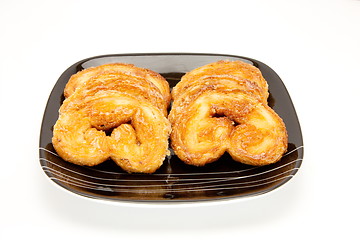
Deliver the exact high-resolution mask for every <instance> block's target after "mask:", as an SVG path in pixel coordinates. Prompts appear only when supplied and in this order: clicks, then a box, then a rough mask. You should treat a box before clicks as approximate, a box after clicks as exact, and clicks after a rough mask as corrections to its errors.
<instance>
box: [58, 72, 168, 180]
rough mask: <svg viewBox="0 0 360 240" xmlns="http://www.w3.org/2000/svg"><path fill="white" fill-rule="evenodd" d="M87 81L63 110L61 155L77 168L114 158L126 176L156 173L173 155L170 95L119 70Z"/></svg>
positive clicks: (60, 125) (64, 105) (61, 113)
mask: <svg viewBox="0 0 360 240" xmlns="http://www.w3.org/2000/svg"><path fill="white" fill-rule="evenodd" d="M116 66H117V65H116ZM100 68H102V67H100ZM131 69H133V67H131ZM141 71H142V70H141ZM149 71H150V70H147V72H149ZM87 77H89V78H88V79H87V78H86V79H85V78H83V79H82V82H81V83H79V84H77V86H76V89H75V91H73V92H72V93H71V95H69V96H68V98H66V99H65V100H64V102H63V104H62V106H61V108H60V110H59V113H60V115H59V118H58V120H57V122H56V124H55V125H54V130H53V138H52V142H53V146H54V148H55V150H56V151H57V153H58V154H59V155H60V156H61V157H62V158H63V159H64V160H66V161H69V162H72V163H74V164H78V165H87V166H94V165H97V164H100V163H102V162H104V161H105V160H107V159H109V158H111V159H112V160H113V161H115V162H116V164H117V165H119V166H120V167H121V168H123V169H124V170H125V171H128V172H142V173H153V172H154V171H156V170H157V169H158V168H159V167H160V166H161V165H162V163H163V161H164V159H165V157H166V155H168V154H169V151H168V138H169V134H170V131H171V127H170V123H169V121H168V119H167V118H166V109H167V100H166V94H165V96H164V95H162V93H161V91H160V89H158V88H157V87H156V86H155V84H153V82H151V81H149V80H148V79H145V78H143V77H142V76H141V75H140V76H136V75H135V73H132V75H129V74H128V72H121V71H119V69H118V68H116V69H115V71H112V70H111V69H107V70H106V71H104V72H99V73H98V74H97V75H93V74H90V75H88V76H87ZM160 79H161V78H159V80H160ZM162 81H165V82H166V80H165V79H162ZM166 83H167V82H166ZM165 85H166V84H165ZM69 86H71V85H69Z"/></svg>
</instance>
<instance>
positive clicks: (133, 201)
mask: <svg viewBox="0 0 360 240" xmlns="http://www.w3.org/2000/svg"><path fill="white" fill-rule="evenodd" d="M171 55H174V56H218V57H232V58H239V59H246V60H248V61H251V62H252V63H254V65H255V64H257V63H260V64H263V65H264V66H265V67H267V68H269V69H270V70H272V71H273V73H274V74H276V75H277V73H276V72H275V71H274V70H273V69H272V68H270V67H269V66H268V65H266V64H265V63H263V62H261V61H259V60H256V59H253V58H249V57H244V56H239V55H233V54H220V53H191V52H184V53H182V52H164V53H160V52H152V53H120V54H103V55H97V56H92V57H88V58H84V59H82V60H80V61H77V62H75V63H74V64H72V65H71V66H70V67H68V68H67V69H66V70H65V71H64V72H63V73H62V74H61V75H60V76H59V78H58V80H57V81H56V82H55V84H54V85H53V89H52V91H51V93H50V95H49V98H48V100H47V104H46V107H45V109H44V116H43V119H42V123H41V131H40V141H39V162H40V165H41V167H42V166H43V165H42V163H41V162H42V155H43V151H42V149H41V148H45V146H42V145H41V142H42V141H41V139H42V131H43V125H44V120H45V113H46V110H47V108H48V107H49V106H48V103H49V100H50V97H51V96H52V94H53V92H54V91H55V87H56V85H57V84H58V83H59V80H60V79H61V78H62V77H63V75H64V74H65V73H67V71H68V70H69V69H71V68H73V67H74V66H78V65H80V64H82V63H85V62H87V61H90V60H92V59H99V58H107V57H130V56H135V57H136V56H171ZM255 66H256V65H255ZM277 77H278V78H279V80H280V83H281V84H282V85H283V87H284V89H285V90H286V92H287V94H288V97H289V100H290V103H291V106H292V107H293V110H294V114H295V117H296V120H297V125H298V131H299V134H300V136H299V138H300V142H301V145H300V146H298V147H297V149H298V150H299V156H300V158H299V159H298V160H299V161H297V163H296V167H295V168H293V169H292V176H291V177H289V178H286V179H283V180H282V181H281V182H279V183H277V184H275V185H274V186H271V187H269V188H267V189H265V190H261V191H259V192H255V193H248V194H245V195H241V196H237V195H235V196H227V197H222V198H210V199H191V200H187V199H186V200H184V199H183V200H182V199H176V200H174V199H162V200H141V199H138V200H136V199H114V198H105V197H98V196H95V195H90V194H84V193H82V192H80V191H74V190H73V189H69V188H68V187H66V186H65V185H64V184H61V183H59V182H57V181H55V180H54V179H51V177H50V175H49V173H48V172H46V171H44V169H42V170H43V171H42V172H44V173H45V175H46V176H47V179H49V180H50V181H51V182H52V183H54V184H55V185H56V186H58V187H60V188H61V189H63V190H66V191H67V192H71V193H72V194H75V195H77V196H81V197H84V198H87V199H93V200H96V201H106V202H112V203H123V204H130V205H131V204H135V205H143V204H144V205H148V204H150V205H152V206H154V205H159V204H160V205H163V204H164V205H166V206H171V205H174V204H176V205H187V204H190V205H192V204H198V203H208V202H228V201H233V200H239V199H249V198H253V197H257V196H264V195H266V194H268V193H269V192H272V191H274V190H277V189H279V188H280V187H281V186H283V185H285V184H286V183H287V182H288V181H290V180H291V179H292V178H293V177H294V176H295V175H296V174H297V172H298V171H299V169H300V167H301V165H302V161H303V156H304V143H303V135H302V130H301V125H300V121H299V118H298V116H297V112H296V109H295V106H294V104H293V102H292V100H291V97H290V94H289V93H288V91H287V89H286V86H285V84H284V83H283V81H282V80H281V78H280V77H279V76H278V75H277Z"/></svg>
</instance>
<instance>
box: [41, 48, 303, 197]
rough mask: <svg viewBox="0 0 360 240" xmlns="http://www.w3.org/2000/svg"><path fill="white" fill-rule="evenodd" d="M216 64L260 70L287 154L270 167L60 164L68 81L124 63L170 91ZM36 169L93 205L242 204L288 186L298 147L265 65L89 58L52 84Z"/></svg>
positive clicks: (279, 86)
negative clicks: (284, 133) (138, 168)
mask: <svg viewBox="0 0 360 240" xmlns="http://www.w3.org/2000/svg"><path fill="white" fill-rule="evenodd" d="M221 59H228V60H242V61H246V62H248V63H250V64H253V65H255V66H256V67H258V68H259V69H260V71H261V72H262V74H263V76H264V78H265V79H266V80H267V81H268V84H269V92H270V97H269V99H268V102H269V106H270V107H272V108H273V109H274V110H275V111H276V112H277V113H278V114H279V116H280V117H281V118H282V119H283V120H284V122H285V124H286V127H287V130H288V135H289V144H288V151H287V153H286V154H284V156H283V158H282V159H281V160H280V161H279V162H277V163H275V164H272V165H268V166H263V167H253V166H248V165H244V164H241V163H238V162H235V161H233V160H232V159H231V157H230V156H229V155H228V154H225V155H224V156H222V157H221V158H220V159H219V160H218V161H216V162H214V163H211V164H209V165H207V166H205V167H194V166H189V165H186V164H184V163H183V162H182V161H180V160H179V159H178V158H177V157H176V156H175V155H173V154H172V155H171V156H170V157H169V158H168V159H166V160H165V161H164V164H163V166H162V167H161V168H160V169H158V171H156V172H155V173H154V174H151V175H149V174H129V173H126V172H124V171H123V170H121V169H120V167H118V166H117V165H115V163H114V162H113V161H106V162H104V163H102V164H100V165H98V166H95V167H84V166H78V165H74V164H71V163H69V162H66V161H64V160H62V159H61V158H60V157H59V156H58V155H57V154H56V152H55V150H54V148H53V146H52V143H51V138H52V127H53V125H54V124H55V122H56V120H57V118H58V110H59V108H60V105H61V103H62V101H63V100H64V96H63V90H64V87H65V84H66V83H67V81H68V79H69V78H70V76H71V75H72V74H74V73H76V72H78V71H80V70H82V69H85V68H88V67H92V66H98V65H101V64H105V63H113V62H124V63H132V64H135V65H136V66H138V67H143V68H148V69H151V70H153V71H156V72H158V73H160V74H161V75H163V76H164V77H165V78H166V79H167V80H168V82H169V84H170V86H171V87H173V86H175V84H176V83H177V82H178V81H179V80H180V78H181V76H182V75H183V74H184V73H186V72H188V71H191V70H192V69H194V68H197V67H200V66H202V65H205V64H208V63H211V62H215V61H218V60H221ZM39 154H40V165H41V167H42V169H43V170H44V172H45V173H46V175H47V176H48V177H49V178H50V179H51V180H52V181H54V182H55V183H56V184H58V185H60V186H61V187H63V188H65V189H67V190H69V191H71V192H73V193H76V194H79V195H81V196H86V197H90V198H95V199H103V200H113V201H122V202H124V201H131V202H144V201H145V202H170V203H171V202H177V203H178V202H198V201H205V200H221V199H229V198H242V197H249V196H255V195H259V194H264V193H266V192H269V191H272V190H274V189H276V188H277V187H279V186H281V185H283V184H284V183H286V182H287V181H288V180H290V179H291V178H292V177H293V176H294V175H295V174H296V172H297V171H298V169H299V168H300V166H301V162H302V158H303V141H302V135H301V129H300V125H299V122H298V119H297V115H296V112H295V109H294V106H293V104H292V102H291V99H290V96H289V94H288V92H287V90H286V88H285V86H284V85H283V83H282V81H281V79H280V78H279V76H278V75H277V74H276V73H275V72H274V71H273V70H272V69H271V68H269V67H268V66H267V65H265V64H263V63H261V62H259V61H257V60H254V59H250V58H245V57H239V56H233V55H219V54H193V53H167V54H162V53H158V54H157V53H154V54H118V55H105V56H97V57H92V58H88V59H85V60H82V61H79V62H77V63H75V64H74V65H72V66H71V67H69V68H68V69H67V70H66V71H65V72H64V73H63V74H62V75H61V76H60V78H59V80H58V81H57V83H56V84H55V86H54V88H53V90H52V92H51V95H50V97H49V100H48V103H47V106H46V109H45V113H44V117H43V122H42V127H41V135H40V147H39Z"/></svg>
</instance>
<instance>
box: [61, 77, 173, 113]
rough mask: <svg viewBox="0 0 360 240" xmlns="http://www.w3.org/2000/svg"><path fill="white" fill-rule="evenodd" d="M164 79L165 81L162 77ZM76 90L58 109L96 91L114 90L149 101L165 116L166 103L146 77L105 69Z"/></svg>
mask: <svg viewBox="0 0 360 240" xmlns="http://www.w3.org/2000/svg"><path fill="white" fill-rule="evenodd" d="M164 81H166V80H165V79H164ZM77 89H78V90H79V91H78V90H77V91H75V92H74V93H73V94H72V95H70V96H69V97H68V99H71V100H69V101H65V102H64V104H63V105H62V107H61V109H60V111H64V109H66V107H67V105H68V103H71V104H72V103H73V102H74V101H77V102H78V101H82V100H83V99H84V98H85V97H88V96H92V95H93V94H95V93H97V92H98V91H106V90H114V91H119V92H126V93H128V94H132V95H133V96H134V97H136V98H138V99H141V100H146V101H150V102H151V103H152V104H153V105H154V106H156V107H157V108H159V110H161V111H162V112H163V114H164V115H165V116H167V109H168V103H167V100H166V99H165V98H164V95H162V93H161V92H160V90H159V89H158V88H157V87H156V86H155V85H154V84H152V82H150V81H148V80H147V79H144V78H141V77H137V76H131V77H129V75H126V74H124V73H122V72H112V71H105V72H100V73H99V74H98V75H95V76H94V77H91V78H89V79H88V80H87V82H86V84H82V85H79V86H78V88H77Z"/></svg>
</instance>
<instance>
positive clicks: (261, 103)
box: [169, 61, 288, 166]
mask: <svg viewBox="0 0 360 240" xmlns="http://www.w3.org/2000/svg"><path fill="white" fill-rule="evenodd" d="M172 97H173V101H174V102H173V105H172V109H171V111H170V114H169V120H170V122H171V125H172V133H171V145H172V148H173V150H174V152H175V154H176V155H177V156H178V157H179V158H180V159H181V160H182V161H184V162H185V163H187V164H191V165H196V166H203V165H205V164H208V163H211V162H214V161H216V160H217V159H219V158H220V157H221V156H222V155H223V154H224V153H225V152H228V153H229V154H230V155H231V156H232V158H233V159H234V160H235V161H238V162H241V163H244V164H249V165H255V166H261V165H267V164H271V163H274V162H277V161H278V160H280V159H281V157H282V155H283V154H284V152H285V151H286V150H287V141H288V140H287V131H286V127H285V124H284V122H283V121H282V119H281V118H280V117H279V116H278V115H277V114H276V113H275V112H274V110H273V109H271V108H270V107H269V106H268V105H267V102H266V100H265V99H266V98H267V97H268V90H267V83H266V82H265V79H264V78H263V77H262V75H261V73H260V71H259V70H258V69H256V68H255V67H254V66H251V65H250V64H247V63H244V62H240V61H235V62H231V61H219V62H216V63H211V64H208V65H205V66H203V67H200V68H197V69H195V70H193V71H191V72H189V73H187V74H185V75H184V77H183V78H182V79H181V81H180V82H179V83H178V85H177V86H176V87H175V88H174V89H173V91H172Z"/></svg>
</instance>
